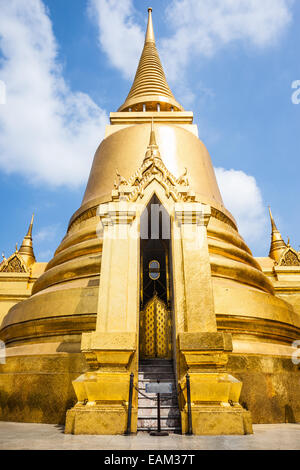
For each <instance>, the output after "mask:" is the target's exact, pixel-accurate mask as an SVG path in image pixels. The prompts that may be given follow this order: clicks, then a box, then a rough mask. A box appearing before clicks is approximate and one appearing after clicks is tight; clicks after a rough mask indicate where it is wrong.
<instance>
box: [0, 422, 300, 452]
mask: <svg viewBox="0 0 300 470" xmlns="http://www.w3.org/2000/svg"><path fill="white" fill-rule="evenodd" d="M63 430H64V428H63V426H58V425H53V424H24V423H7V422H0V449H1V450H4V449H6V450H23V449H24V450H25V449H26V450H29V449H30V450H39V449H42V450H46V449H49V450H77V449H78V450H81V449H82V450H129V451H130V450H277V449H278V450H300V424H256V425H254V434H253V435H249V436H181V435H178V434H171V435H170V436H169V437H160V438H159V437H152V436H150V435H149V434H148V433H139V434H137V435H136V436H130V437H127V436H73V435H65V434H64V433H63Z"/></svg>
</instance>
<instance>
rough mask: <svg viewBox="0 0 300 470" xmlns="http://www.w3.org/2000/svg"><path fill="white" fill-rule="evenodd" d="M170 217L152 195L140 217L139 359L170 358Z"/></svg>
mask: <svg viewBox="0 0 300 470" xmlns="http://www.w3.org/2000/svg"><path fill="white" fill-rule="evenodd" d="M169 251H170V217H169V215H168V213H167V212H166V210H165V209H164V207H163V206H162V205H161V203H160V201H159V199H158V198H157V197H156V196H153V198H152V199H151V201H150V203H149V204H148V206H147V209H146V210H145V211H144V213H143V214H142V217H141V306H140V358H141V359H151V358H153V359H154V358H161V359H171V357H172V317H171V298H170V297H171V296H170V292H171V289H170V253H169Z"/></svg>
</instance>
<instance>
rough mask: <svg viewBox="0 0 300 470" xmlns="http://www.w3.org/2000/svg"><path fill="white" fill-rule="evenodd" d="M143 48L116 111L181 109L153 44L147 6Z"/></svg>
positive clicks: (152, 31) (150, 10) (150, 14)
mask: <svg viewBox="0 0 300 470" xmlns="http://www.w3.org/2000/svg"><path fill="white" fill-rule="evenodd" d="M148 15H149V17H148V26H147V32H146V37H145V44H144V49H143V52H142V55H141V58H140V62H139V65H138V69H137V72H136V75H135V79H134V82H133V85H132V87H131V90H130V92H129V94H128V96H127V98H126V101H125V103H124V104H123V105H122V106H121V107H120V108H119V110H118V111H182V110H183V108H182V106H181V105H180V104H179V103H178V102H177V101H176V100H175V98H174V96H173V93H172V92H171V90H170V88H169V85H168V83H167V80H166V76H165V73H164V70H163V67H162V65H161V61H160V58H159V55H158V52H157V49H156V45H155V36H154V30H153V22H152V8H148Z"/></svg>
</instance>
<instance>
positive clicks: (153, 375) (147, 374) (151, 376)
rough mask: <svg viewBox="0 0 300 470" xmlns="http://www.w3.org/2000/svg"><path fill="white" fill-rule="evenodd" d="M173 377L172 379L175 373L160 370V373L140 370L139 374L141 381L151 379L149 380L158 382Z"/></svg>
mask: <svg viewBox="0 0 300 470" xmlns="http://www.w3.org/2000/svg"><path fill="white" fill-rule="evenodd" d="M170 377H172V379H173V378H174V374H173V372H169V371H161V370H158V371H153V370H151V371H145V370H140V371H139V374H138V378H139V379H140V378H141V379H144V378H147V379H148V378H149V380H157V379H160V378H162V379H168V378H170Z"/></svg>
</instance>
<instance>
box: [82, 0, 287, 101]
mask: <svg viewBox="0 0 300 470" xmlns="http://www.w3.org/2000/svg"><path fill="white" fill-rule="evenodd" d="M293 3H294V0H263V1H262V0H201V1H200V0H171V1H170V2H169V3H168V5H167V7H166V10H165V17H166V22H167V23H168V28H169V29H170V30H171V31H173V34H171V36H170V37H168V38H163V39H162V40H161V48H160V51H161V56H162V59H163V63H164V65H165V69H166V72H167V77H168V78H169V79H170V80H172V81H173V82H174V83H175V82H176V83H178V84H180V86H184V85H182V80H183V78H184V73H185V70H186V67H187V66H188V64H189V63H190V61H191V60H192V59H195V60H196V59H197V58H201V57H211V56H213V55H214V54H215V53H216V52H217V51H218V50H220V49H221V48H222V47H224V46H226V45H228V44H230V43H233V42H236V41H240V42H242V43H247V44H251V45H253V46H255V47H259V48H262V47H267V46H271V45H273V44H274V43H276V41H277V40H278V39H279V38H280V37H281V35H282V33H283V32H284V31H285V29H286V27H287V26H288V25H289V23H290V22H291V19H292V11H291V10H292V8H291V7H292V5H293ZM89 5H90V11H91V14H92V16H93V18H95V19H96V21H97V23H98V27H99V44H100V46H101V48H102V49H103V51H104V52H105V53H106V54H107V56H108V58H109V60H110V62H111V64H112V65H113V66H115V67H116V68H117V69H119V70H120V71H121V72H122V74H123V76H124V77H126V78H132V73H134V72H135V70H136V68H137V63H138V59H139V56H140V53H141V48H142V45H143V41H144V34H145V28H144V29H141V27H140V26H139V24H138V22H137V21H136V20H137V15H138V12H137V11H136V9H135V8H134V2H133V0H122V1H120V0H89ZM155 14H157V15H158V14H161V13H160V12H159V11H157V12H156V11H154V16H155ZM145 17H146V11H145ZM154 23H155V21H154ZM112 25H113V27H112ZM179 92H180V90H179ZM186 93H189V92H187V91H186V90H183V95H184V96H185V94H186Z"/></svg>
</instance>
